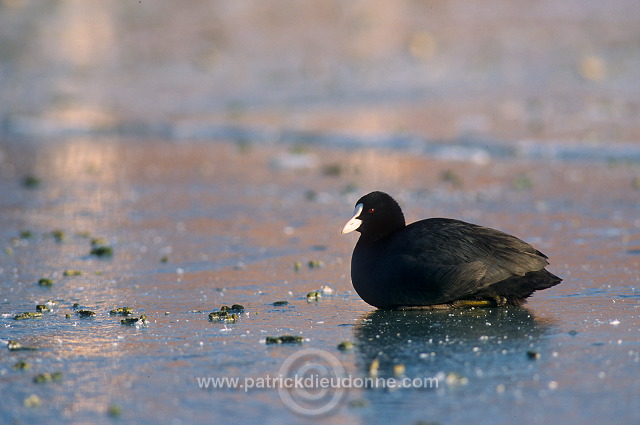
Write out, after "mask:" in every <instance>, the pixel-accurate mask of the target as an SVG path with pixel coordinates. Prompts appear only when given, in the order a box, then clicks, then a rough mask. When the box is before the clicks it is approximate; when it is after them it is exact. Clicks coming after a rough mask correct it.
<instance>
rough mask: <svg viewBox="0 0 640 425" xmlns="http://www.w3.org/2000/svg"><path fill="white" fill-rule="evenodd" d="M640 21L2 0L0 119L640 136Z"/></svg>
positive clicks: (509, 13) (241, 131)
mask: <svg viewBox="0 0 640 425" xmlns="http://www.w3.org/2000/svg"><path fill="white" fill-rule="evenodd" d="M639 22H640V2H638V1H637V0H612V1H607V2H602V1H597V0H562V1H556V0H541V1H536V2H529V1H522V0H516V1H504V0H486V1H483V2H471V1H464V0H447V1H442V0H438V1H418V0H396V1H393V2H389V1H383V0H368V1H364V0H322V1H317V0H314V1H304V2H298V1H287V0H261V1H248V0H217V1H203V0H183V1H181V2H179V3H177V2H172V1H167V0H141V1H138V0H118V1H115V0H49V1H45V2H43V1H35V0H1V1H0V98H1V99H2V102H0V119H1V121H0V122H1V127H0V128H1V129H2V133H4V134H5V136H6V135H28V136H34V135H45V136H49V137H50V136H54V135H68V134H70V133H72V134H77V133H93V132H115V133H125V134H133V135H144V136H161V137H164V138H179V139H190V138H219V137H243V138H246V139H249V140H251V139H260V140H263V139H272V138H277V137H278V135H282V133H283V132H286V131H295V132H297V133H296V134H298V135H300V134H302V135H316V136H317V137H319V139H320V140H322V138H323V137H326V138H327V140H332V139H331V136H335V135H343V136H344V135H348V136H349V137H355V138H356V139H357V140H358V142H359V143H363V144H366V143H368V142H370V141H371V138H372V137H374V138H375V137H391V139H393V136H397V135H410V136H412V137H414V136H415V137H418V138H425V139H437V140H441V141H442V140H445V141H446V140H455V139H460V138H461V137H462V138H469V137H472V138H474V137H475V138H478V139H494V140H502V141H507V142H509V141H513V140H525V139H526V140H534V141H543V140H544V141H547V142H548V141H554V140H555V141H580V142H581V143H591V144H606V143H612V142H637V141H638V140H640V25H639V24H638V23H639ZM234 135H235V136H234ZM386 140H388V139H386Z"/></svg>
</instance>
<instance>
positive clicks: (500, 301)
mask: <svg viewBox="0 0 640 425" xmlns="http://www.w3.org/2000/svg"><path fill="white" fill-rule="evenodd" d="M493 301H494V302H495V303H496V306H497V307H504V306H505V305H507V298H506V297H503V296H502V295H496V296H495V297H493Z"/></svg>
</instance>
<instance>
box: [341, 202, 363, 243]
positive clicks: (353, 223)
mask: <svg viewBox="0 0 640 425" xmlns="http://www.w3.org/2000/svg"><path fill="white" fill-rule="evenodd" d="M363 208H364V205H362V204H358V205H356V209H355V211H354V212H353V217H351V219H350V220H349V221H347V224H345V225H344V227H343V228H342V234H343V235H344V234H345V233H349V232H353V231H354V230H356V229H358V227H360V225H361V224H362V220H360V219H359V218H358V217H359V216H360V214H362V209H363Z"/></svg>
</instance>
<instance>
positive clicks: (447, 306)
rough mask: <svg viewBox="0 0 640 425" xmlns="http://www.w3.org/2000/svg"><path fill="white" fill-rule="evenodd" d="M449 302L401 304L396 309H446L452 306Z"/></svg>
mask: <svg viewBox="0 0 640 425" xmlns="http://www.w3.org/2000/svg"><path fill="white" fill-rule="evenodd" d="M452 307H453V306H452V305H451V304H432V305H401V306H399V307H396V310H398V311H407V310H447V309H450V308H452Z"/></svg>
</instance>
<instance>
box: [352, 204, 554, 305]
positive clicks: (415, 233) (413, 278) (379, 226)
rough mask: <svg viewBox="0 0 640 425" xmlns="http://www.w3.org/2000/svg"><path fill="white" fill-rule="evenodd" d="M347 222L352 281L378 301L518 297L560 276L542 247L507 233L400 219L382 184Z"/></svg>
mask: <svg viewBox="0 0 640 425" xmlns="http://www.w3.org/2000/svg"><path fill="white" fill-rule="evenodd" d="M353 230H357V231H358V232H360V234H361V235H360V238H359V239H358V243H357V244H356V246H355V249H354V251H353V257H352V259H351V281H352V283H353V287H354V288H355V290H356V292H357V293H358V295H360V296H361V297H362V299H363V300H364V301H366V302H367V303H369V304H371V305H373V306H375V307H378V308H383V309H395V308H403V307H427V306H430V308H441V307H460V306H473V305H478V306H488V305H520V304H522V303H524V302H525V301H526V298H527V297H529V296H530V295H531V294H532V293H533V292H534V291H537V290H541V289H546V288H549V287H552V286H554V285H557V284H558V283H560V282H561V281H562V279H560V278H559V277H557V276H555V275H554V274H552V273H550V272H549V271H547V270H546V269H545V267H546V266H547V265H548V264H549V262H548V261H547V256H546V255H544V254H543V253H541V252H540V251H538V250H536V249H535V248H533V247H532V246H531V245H529V244H528V243H526V242H524V241H522V240H520V239H518V238H516V237H515V236H512V235H509V234H507V233H503V232H500V231H498V230H495V229H491V228H488V227H483V226H478V225H475V224H471V223H466V222H464V221H460V220H454V219H449V218H430V219H426V220H420V221H417V222H415V223H412V224H410V225H408V226H407V225H405V220H404V215H403V214H402V209H401V208H400V206H399V205H398V203H397V202H396V201H395V200H394V199H393V198H392V197H391V196H389V195H388V194H386V193H383V192H372V193H369V194H368V195H365V196H363V197H362V198H360V200H358V202H357V203H356V211H355V214H354V216H353V217H352V218H351V220H349V222H348V223H347V224H346V225H345V227H344V229H343V233H348V232H351V231H353Z"/></svg>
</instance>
